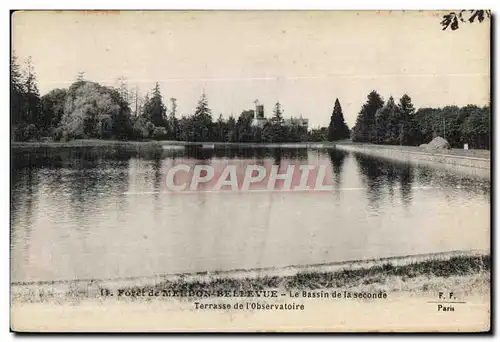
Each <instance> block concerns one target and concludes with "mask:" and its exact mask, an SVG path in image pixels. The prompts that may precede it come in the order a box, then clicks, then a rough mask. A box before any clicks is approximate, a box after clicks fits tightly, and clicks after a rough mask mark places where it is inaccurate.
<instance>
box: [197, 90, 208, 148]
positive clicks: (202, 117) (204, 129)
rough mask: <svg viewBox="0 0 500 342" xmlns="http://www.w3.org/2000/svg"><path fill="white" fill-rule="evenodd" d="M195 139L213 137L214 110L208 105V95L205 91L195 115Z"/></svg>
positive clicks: (200, 139) (205, 139) (204, 139)
mask: <svg viewBox="0 0 500 342" xmlns="http://www.w3.org/2000/svg"><path fill="white" fill-rule="evenodd" d="M193 126H194V139H195V141H208V140H210V138H211V137H212V111H211V110H210V108H209V107H208V99H207V95H206V94H205V93H203V94H202V95H201V97H200V100H199V101H198V105H197V106H196V109H195V111H194V115H193Z"/></svg>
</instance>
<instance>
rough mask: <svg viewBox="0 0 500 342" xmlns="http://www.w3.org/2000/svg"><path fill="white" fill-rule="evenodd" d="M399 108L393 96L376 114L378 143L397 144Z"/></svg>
mask: <svg viewBox="0 0 500 342" xmlns="http://www.w3.org/2000/svg"><path fill="white" fill-rule="evenodd" d="M397 117H398V108H397V106H396V103H395V102H394V98H393V97H392V96H391V97H389V99H388V100H387V103H386V104H385V105H384V107H382V108H381V109H380V110H378V111H377V114H376V116H375V125H376V131H377V134H376V137H377V138H376V141H375V142H376V143H377V144H396V143H397V142H398V141H399V140H398V135H399V121H398V120H397Z"/></svg>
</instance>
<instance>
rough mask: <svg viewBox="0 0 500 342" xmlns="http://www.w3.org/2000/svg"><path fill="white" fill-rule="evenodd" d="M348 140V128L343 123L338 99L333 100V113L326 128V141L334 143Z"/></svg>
mask: <svg viewBox="0 0 500 342" xmlns="http://www.w3.org/2000/svg"><path fill="white" fill-rule="evenodd" d="M347 138H349V127H347V124H346V123H345V121H344V114H343V113H342V107H341V106H340V102H339V99H336V100H335V105H334V106H333V113H332V116H331V117H330V125H329V126H328V140H329V141H336V140H341V139H347Z"/></svg>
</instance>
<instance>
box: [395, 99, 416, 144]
mask: <svg viewBox="0 0 500 342" xmlns="http://www.w3.org/2000/svg"><path fill="white" fill-rule="evenodd" d="M398 109H399V113H400V116H401V122H400V133H399V144H400V145H413V144H414V138H413V137H414V136H415V134H416V130H417V129H416V127H415V126H416V125H415V123H414V118H413V115H414V114H415V107H414V106H413V103H412V102H411V98H410V97H409V96H408V95H407V94H404V95H403V96H402V97H401V99H400V100H399V104H398Z"/></svg>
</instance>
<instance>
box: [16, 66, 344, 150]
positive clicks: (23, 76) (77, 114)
mask: <svg viewBox="0 0 500 342" xmlns="http://www.w3.org/2000/svg"><path fill="white" fill-rule="evenodd" d="M11 65H12V67H11V93H12V97H11V129H12V138H13V140H16V141H27V140H39V139H43V138H48V139H53V140H57V141H60V140H62V141H66V140H70V139H92V138H94V139H121V140H147V139H157V140H180V141H194V142H202V141H215V142H269V143H282V142H302V141H325V140H327V139H328V134H326V133H325V130H326V128H319V129H314V130H311V131H308V129H307V127H303V126H300V125H298V124H296V125H295V124H291V125H285V124H284V119H283V108H282V105H281V104H280V103H279V102H277V103H276V104H275V106H274V108H273V116H272V118H271V119H270V120H268V121H267V122H266V123H265V124H264V125H263V126H258V125H253V120H254V110H244V111H243V112H242V113H241V114H240V115H239V116H238V117H237V118H235V117H233V116H230V117H229V118H228V119H224V117H223V116H222V114H220V115H219V116H218V118H217V120H215V121H214V120H213V117H212V111H211V109H210V108H209V105H208V98H207V96H206V94H202V96H201V98H200V100H199V101H198V104H197V106H196V108H195V110H194V113H193V114H191V115H188V116H182V117H180V118H179V117H178V113H177V100H176V99H175V98H170V99H169V101H170V105H169V107H170V108H168V107H167V105H166V104H165V102H164V100H163V97H162V94H161V91H160V86H159V84H158V83H156V85H155V87H154V89H152V91H151V92H150V94H147V95H146V96H145V98H144V99H139V98H138V96H137V93H136V94H135V96H134V93H130V91H129V90H128V89H127V85H126V82H125V81H124V80H123V78H122V79H120V84H119V86H118V87H108V86H103V85H100V84H98V83H96V82H91V81H87V80H85V78H84V74H83V73H80V74H79V75H78V76H77V78H76V81H75V82H73V84H71V85H70V86H69V87H68V88H67V89H54V90H52V91H50V92H49V93H47V94H46V95H44V96H40V94H39V91H38V88H37V82H36V75H35V72H34V68H33V65H32V63H31V61H30V60H28V61H27V62H26V66H25V68H24V69H25V70H21V67H20V65H19V64H18V62H17V60H16V58H15V56H13V57H12V61H11ZM132 108H133V109H134V110H132ZM335 108H336V109H335V111H334V116H335V115H337V117H336V118H335V125H337V124H338V122H340V121H339V117H338V115H339V113H340V118H341V121H342V122H343V116H342V113H341V109H340V104H338V101H337V102H336V107H335ZM339 110H340V112H338V111H339ZM332 118H333V116H332ZM332 120H333V119H332ZM343 125H344V126H345V123H344V124H343ZM344 126H342V128H341V129H343V131H342V132H344V135H345V130H346V129H347V126H345V127H344ZM332 127H333V126H332ZM335 127H337V126H335ZM339 127H340V126H339Z"/></svg>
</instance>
